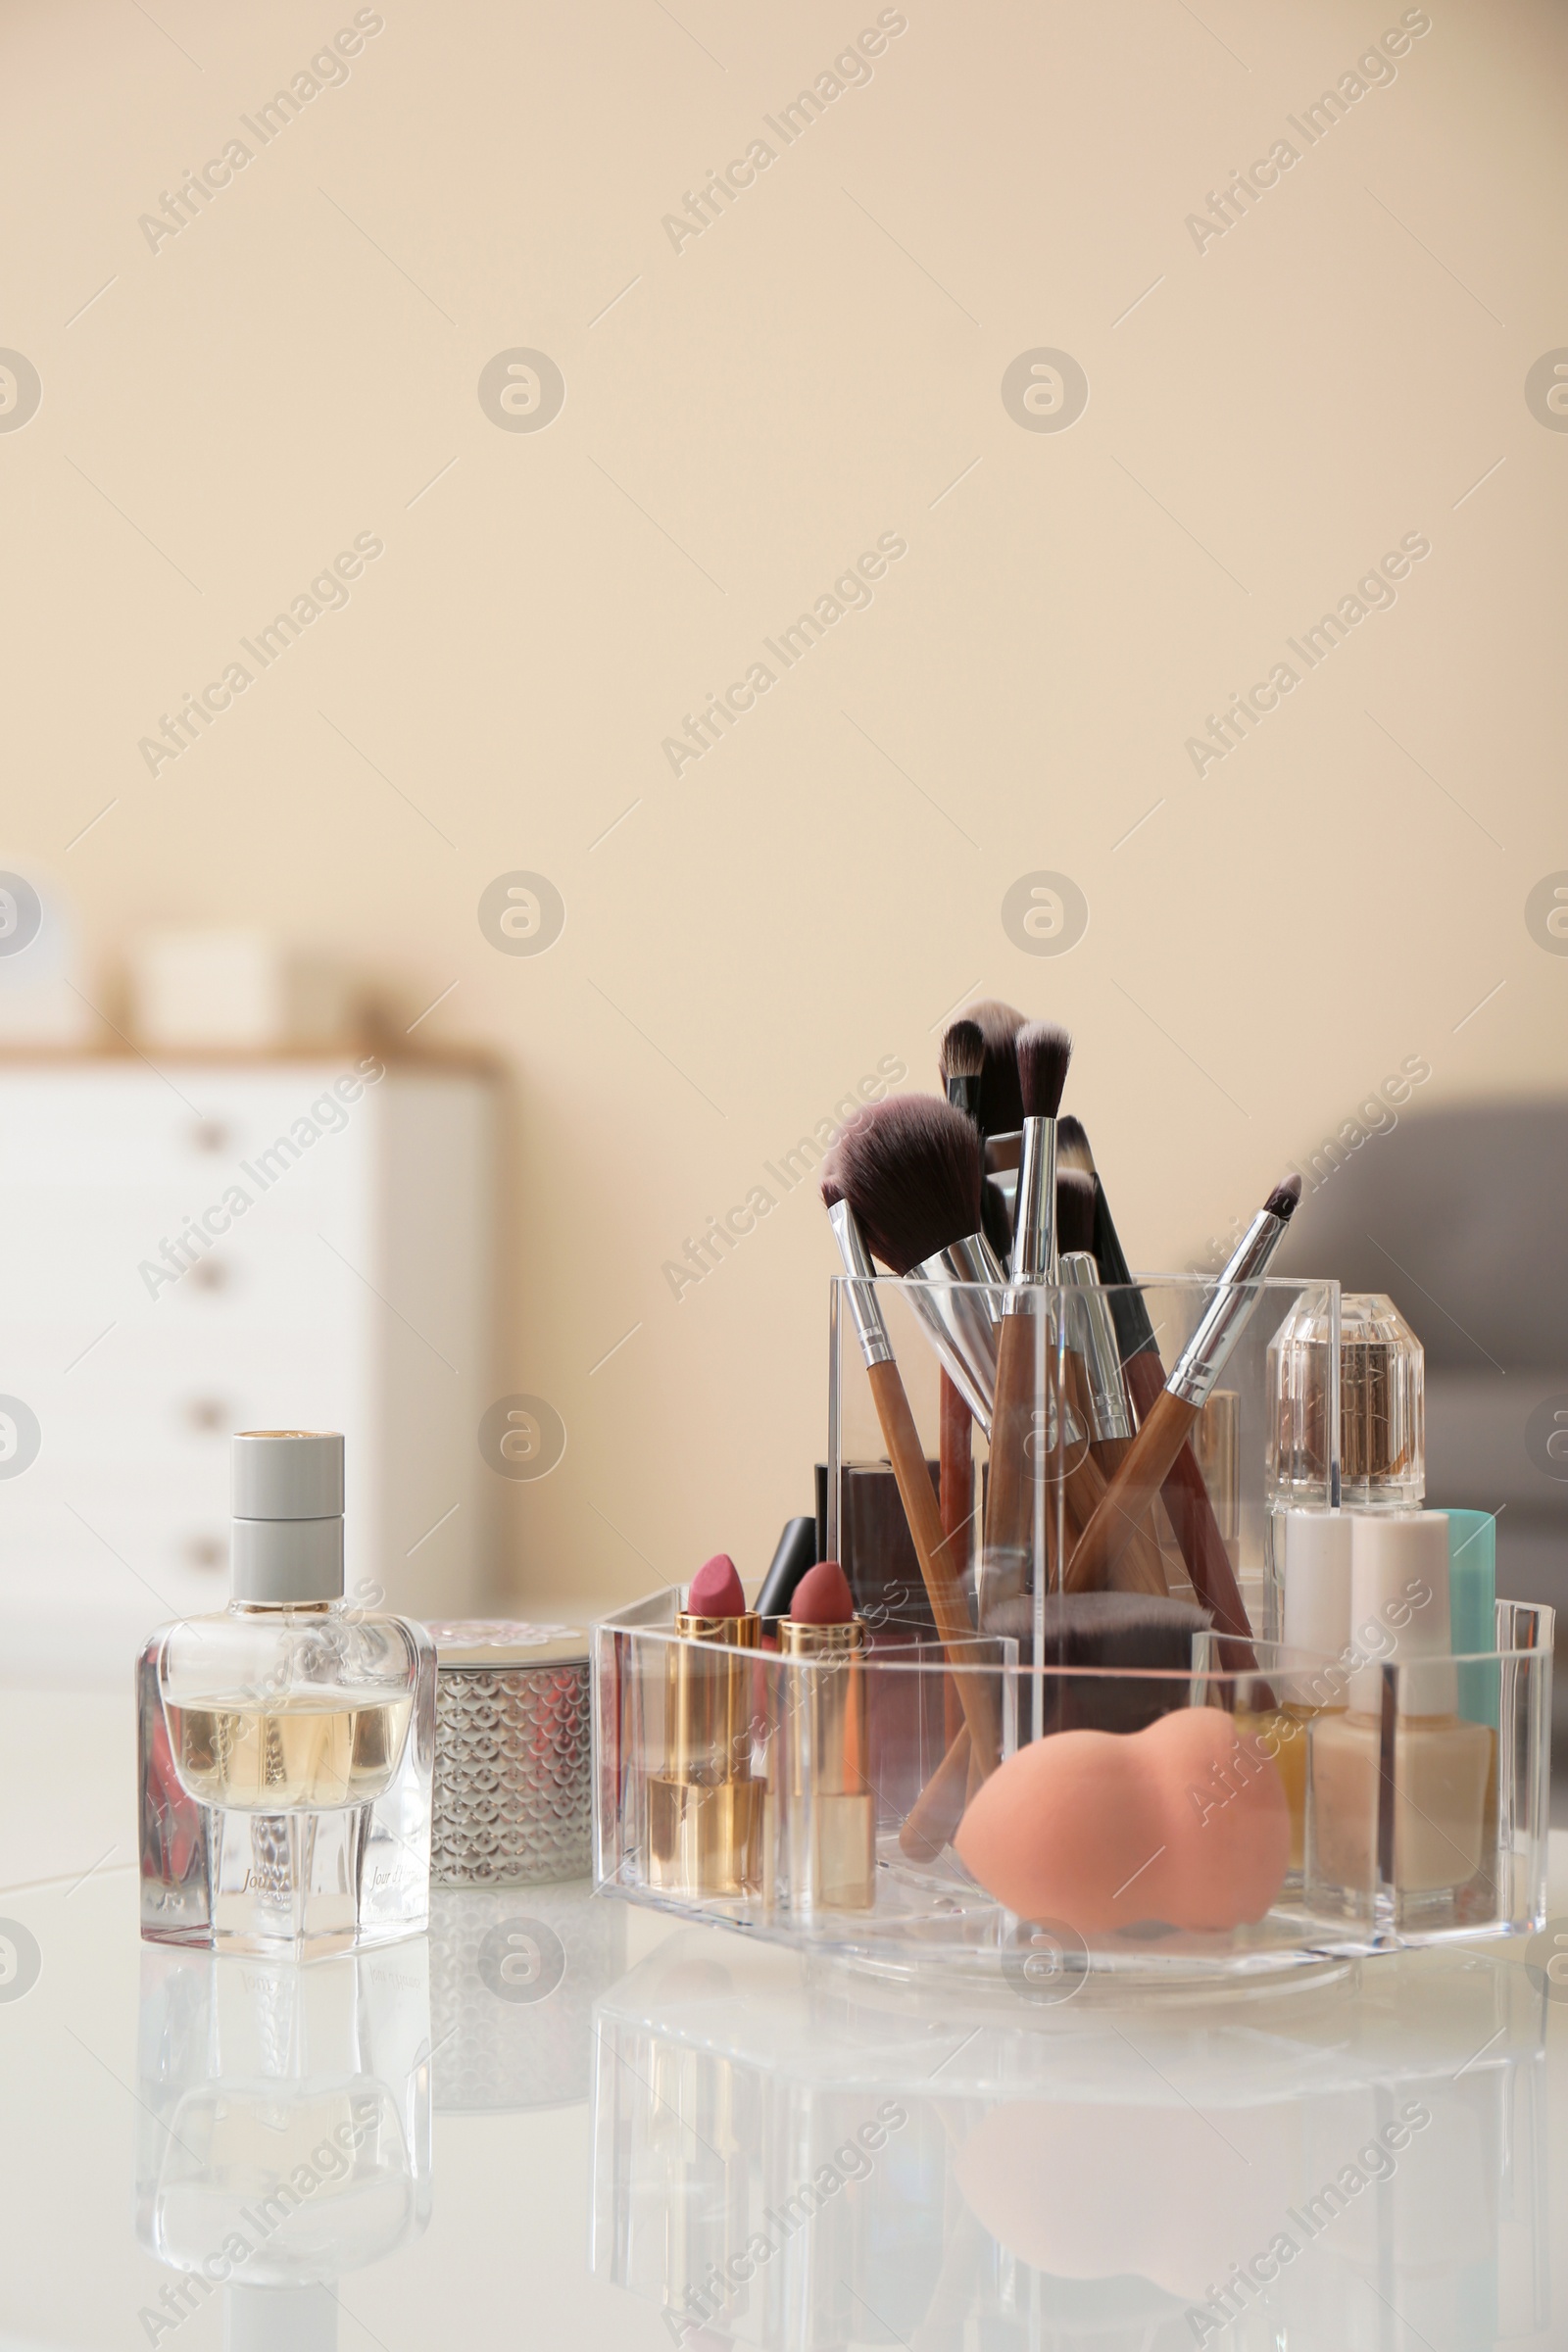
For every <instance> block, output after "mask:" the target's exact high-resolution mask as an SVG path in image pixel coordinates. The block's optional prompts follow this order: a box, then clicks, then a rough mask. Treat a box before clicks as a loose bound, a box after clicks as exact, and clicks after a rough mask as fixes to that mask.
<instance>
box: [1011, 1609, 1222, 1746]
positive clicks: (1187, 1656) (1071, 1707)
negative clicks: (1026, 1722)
mask: <svg viewBox="0 0 1568 2352" xmlns="http://www.w3.org/2000/svg"><path fill="white" fill-rule="evenodd" d="M1043 1614H1044V1625H1043V1636H1044V1640H1043V1647H1042V1652H1041V1654H1042V1657H1043V1658H1044V1659H1045V1660H1046V1662H1047V1669H1048V1670H1047V1673H1046V1675H1045V1678H1044V1680H1045V1686H1046V1692H1045V1705H1044V1708H1043V1709H1042V1722H1043V1728H1044V1730H1045V1731H1046V1732H1048V1733H1049V1732H1071V1731H1088V1732H1141V1731H1143V1729H1144V1728H1145V1726H1146V1725H1147V1724H1151V1723H1152V1722H1153V1720H1154V1718H1155V1716H1156V1715H1165V1714H1168V1713H1169V1711H1170V1709H1171V1708H1172V1707H1185V1706H1186V1705H1187V1704H1188V1703H1189V1697H1190V1691H1189V1686H1188V1685H1187V1684H1186V1683H1157V1682H1143V1681H1138V1682H1123V1681H1121V1680H1113V1679H1112V1676H1113V1675H1114V1676H1115V1677H1121V1676H1132V1675H1138V1676H1142V1675H1146V1674H1147V1675H1155V1674H1172V1675H1186V1674H1190V1673H1191V1671H1192V1664H1193V1636H1194V1635H1195V1634H1201V1633H1206V1632H1207V1630H1208V1611H1207V1610H1206V1609H1201V1608H1198V1607H1196V1606H1195V1605H1194V1604H1193V1602H1192V1601H1190V1600H1171V1599H1169V1598H1166V1597H1162V1596H1160V1595H1159V1594H1152V1593H1047V1594H1046V1600H1045V1609H1044V1612H1043ZM994 1630H995V1631H996V1632H997V1633H998V1634H1001V1635H1009V1634H1010V1635H1011V1636H1012V1637H1013V1638H1014V1639H1015V1640H1016V1641H1017V1642H1019V1643H1020V1645H1022V1644H1024V1643H1026V1642H1027V1643H1029V1644H1031V1645H1032V1643H1033V1642H1034V1636H1035V1626H1034V1603H1033V1601H1032V1600H1031V1599H1029V1598H1028V1597H1021V1598H1020V1599H1018V1600H1012V1601H1006V1602H1005V1603H1004V1604H1003V1607H1002V1608H1001V1609H1000V1610H999V1611H998V1616H997V1624H996V1627H995V1629H994ZM1051 1668H1055V1669H1056V1671H1055V1672H1054V1673H1053V1672H1051V1671H1050V1669H1051ZM1080 1678H1081V1679H1080Z"/></svg>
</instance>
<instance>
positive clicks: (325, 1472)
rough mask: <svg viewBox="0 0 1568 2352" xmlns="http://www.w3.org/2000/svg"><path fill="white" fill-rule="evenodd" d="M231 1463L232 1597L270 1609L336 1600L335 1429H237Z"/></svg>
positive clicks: (339, 1492)
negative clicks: (291, 1604) (232, 1503)
mask: <svg viewBox="0 0 1568 2352" xmlns="http://www.w3.org/2000/svg"><path fill="white" fill-rule="evenodd" d="M233 1460H234V1527H233V1535H232V1541H231V1544H230V1551H229V1559H230V1566H231V1570H232V1588H231V1589H232V1592H233V1595H234V1598H235V1599H236V1600H248V1601H254V1602H261V1603H264V1604H266V1603H270V1604H272V1605H273V1606H282V1605H286V1604H288V1603H290V1602H293V1603H300V1602H304V1601H313V1600H337V1599H340V1598H341V1596H342V1593H343V1440H342V1437H341V1436H340V1435H339V1434H338V1432H337V1431H335V1430H329V1431H317V1430H305V1429H247V1430H241V1431H240V1432H239V1433H238V1434H237V1435H236V1437H235V1439H234V1453H233Z"/></svg>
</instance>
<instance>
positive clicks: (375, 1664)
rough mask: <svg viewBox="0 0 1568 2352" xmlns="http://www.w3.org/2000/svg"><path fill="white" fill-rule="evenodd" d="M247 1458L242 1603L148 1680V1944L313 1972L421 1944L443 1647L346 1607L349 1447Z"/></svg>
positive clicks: (294, 1448) (185, 1632) (155, 1650)
mask: <svg viewBox="0 0 1568 2352" xmlns="http://www.w3.org/2000/svg"><path fill="white" fill-rule="evenodd" d="M233 1445H234V1451H233V1466H234V1529H233V1543H232V1591H233V1597H232V1598H231V1600H230V1602H229V1605H228V1607H227V1608H226V1609H225V1610H222V1611H221V1612H219V1613H217V1614H215V1615H213V1616H208V1617H187V1618H181V1619H180V1620H179V1621H178V1622H177V1623H175V1624H173V1625H169V1626H165V1627H163V1628H162V1629H161V1630H160V1631H159V1632H158V1633H156V1634H154V1635H153V1636H152V1638H151V1639H150V1641H149V1642H147V1645H146V1647H145V1648H144V1649H143V1651H142V1653H141V1658H140V1661H139V1664H138V1667H137V1713H138V1731H139V1750H140V1752H139V1787H140V1838H141V1895H142V1901H141V1932H142V1935H143V1936H145V1937H146V1938H147V1940H148V1941H149V1942H153V1943H179V1944H194V1945H199V1946H203V1947H205V1948H207V1949H210V1950H214V1951H235V1952H253V1953H259V1954H263V1955H268V1956H275V1957H280V1958H294V1959H302V1960H303V1959H315V1958H317V1957H319V1955H321V1954H324V1953H327V1952H337V1951H349V1950H353V1949H356V1948H358V1947H361V1946H365V1945H369V1944H376V1943H385V1942H389V1941H391V1940H392V1939H393V1938H394V1937H397V1936H416V1935H418V1934H419V1933H420V1932H421V1931H422V1930H423V1928H424V1927H425V1925H426V1921H427V1918H428V1913H429V1886H430V1784H431V1773H432V1767H433V1763H434V1755H435V1679H436V1677H435V1650H434V1647H433V1645H432V1643H431V1642H430V1639H429V1636H428V1635H427V1634H426V1633H425V1631H424V1629H423V1627H422V1626H417V1625H412V1624H409V1623H408V1622H406V1621H405V1620H404V1619H403V1618H401V1617H383V1616H376V1615H371V1614H368V1613H367V1612H366V1611H364V1610H361V1609H358V1608H353V1609H351V1608H348V1607H346V1606H345V1604H344V1599H343V1440H342V1438H341V1437H339V1436H337V1435H336V1434H326V1435H319V1434H315V1433H312V1432H309V1431H305V1430H275V1429H274V1430H247V1431H245V1432H243V1433H242V1434H240V1435H239V1436H237V1437H236V1438H235V1439H234V1442H233Z"/></svg>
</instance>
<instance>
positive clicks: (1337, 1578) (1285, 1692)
mask: <svg viewBox="0 0 1568 2352" xmlns="http://www.w3.org/2000/svg"><path fill="white" fill-rule="evenodd" d="M1351 1532H1352V1530H1351V1518H1350V1514H1349V1513H1348V1512H1346V1511H1305V1510H1288V1511H1284V1512H1282V1513H1281V1514H1280V1515H1279V1523H1278V1527H1277V1529H1276V1538H1277V1541H1278V1543H1279V1545H1280V1550H1281V1554H1282V1558H1283V1564H1284V1596H1283V1607H1282V1630H1281V1635H1280V1639H1281V1641H1282V1642H1283V1644H1284V1646H1285V1648H1286V1649H1287V1650H1288V1651H1298V1652H1299V1653H1300V1654H1301V1663H1300V1664H1299V1666H1297V1667H1294V1668H1292V1669H1290V1670H1288V1671H1284V1672H1282V1673H1280V1674H1279V1675H1278V1676H1277V1677H1276V1678H1275V1683H1276V1689H1277V1691H1278V1695H1279V1705H1278V1707H1277V1709H1276V1710H1275V1712H1274V1714H1273V1716H1272V1718H1271V1719H1269V1720H1267V1721H1265V1720H1264V1719H1263V1718H1262V1717H1261V1716H1257V1717H1252V1718H1250V1719H1249V1720H1250V1727H1251V1728H1252V1729H1253V1730H1254V1731H1257V1732H1259V1733H1268V1734H1271V1735H1272V1737H1273V1739H1274V1740H1278V1741H1279V1748H1278V1752H1277V1753H1276V1754H1275V1757H1274V1761H1275V1764H1276V1765H1277V1767H1278V1769H1279V1775H1280V1779H1281V1781H1282V1782H1283V1784H1284V1788H1285V1799H1286V1803H1287V1804H1288V1806H1289V1807H1290V1815H1291V1860H1290V1867H1291V1869H1292V1871H1293V1872H1295V1873H1297V1874H1299V1872H1300V1870H1301V1868H1302V1866H1303V1863H1304V1861H1305V1852H1306V1756H1307V1744H1308V1740H1307V1734H1308V1728H1309V1726H1310V1725H1311V1724H1312V1723H1314V1722H1315V1721H1316V1720H1317V1718H1318V1717H1319V1716H1320V1715H1322V1714H1324V1713H1325V1712H1329V1713H1334V1712H1338V1713H1343V1712H1344V1711H1345V1708H1346V1704H1347V1698H1348V1677H1347V1676H1346V1674H1345V1672H1344V1671H1343V1669H1341V1668H1337V1667H1333V1666H1327V1667H1326V1670H1325V1665H1312V1664H1308V1663H1307V1661H1308V1660H1320V1661H1325V1662H1327V1661H1330V1660H1338V1659H1340V1658H1341V1657H1342V1655H1343V1653H1344V1651H1345V1649H1346V1646H1347V1644H1348V1642H1349V1639H1350V1541H1351Z"/></svg>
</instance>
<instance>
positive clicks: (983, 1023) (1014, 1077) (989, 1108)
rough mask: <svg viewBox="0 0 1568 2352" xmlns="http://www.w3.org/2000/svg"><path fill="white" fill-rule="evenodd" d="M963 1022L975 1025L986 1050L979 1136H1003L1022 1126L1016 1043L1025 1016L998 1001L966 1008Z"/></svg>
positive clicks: (991, 999)
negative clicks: (1014, 1041)
mask: <svg viewBox="0 0 1568 2352" xmlns="http://www.w3.org/2000/svg"><path fill="white" fill-rule="evenodd" d="M962 1017H963V1018H964V1019H966V1020H970V1021H973V1022H974V1024H975V1026H976V1028H977V1029H978V1030H979V1032H980V1036H981V1039H982V1041H983V1043H984V1046H985V1059H984V1062H983V1064H982V1066H981V1071H980V1132H981V1134H982V1135H1000V1134H1002V1133H1004V1132H1005V1130H1007V1129H1010V1128H1014V1127H1018V1126H1021V1125H1022V1123H1023V1099H1022V1097H1021V1096H1020V1094H1019V1092H1018V1060H1017V1055H1016V1054H1014V1052H1013V1039H1014V1038H1015V1037H1016V1036H1017V1034H1018V1032H1019V1030H1020V1029H1021V1028H1022V1027H1023V1025H1024V1015H1023V1014H1022V1013H1021V1012H1019V1011H1018V1010H1017V1009H1016V1008H1015V1007H1014V1006H1013V1005H1004V1004H1002V1003H1000V1002H999V1000H998V999H997V998H995V997H982V999H981V1000H980V1002H979V1004H978V1005H965V1006H964V1010H963V1016H962Z"/></svg>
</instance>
